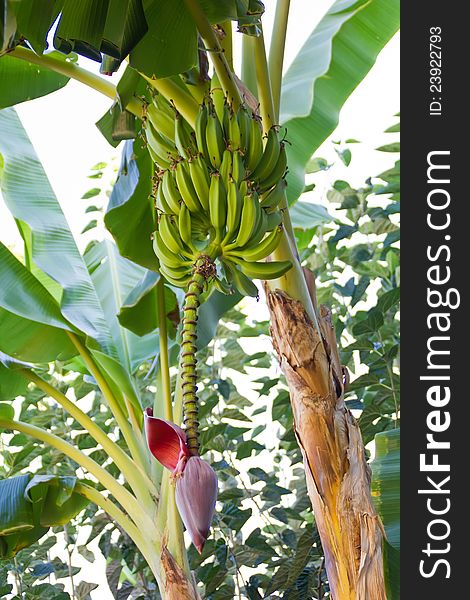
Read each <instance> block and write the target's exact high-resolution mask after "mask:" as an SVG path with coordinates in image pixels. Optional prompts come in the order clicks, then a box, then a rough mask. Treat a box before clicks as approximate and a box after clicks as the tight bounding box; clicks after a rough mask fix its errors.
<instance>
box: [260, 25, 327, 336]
mask: <svg viewBox="0 0 470 600" xmlns="http://www.w3.org/2000/svg"><path fill="white" fill-rule="evenodd" d="M253 44H254V48H255V62H256V78H257V83H258V97H259V100H260V111H261V117H262V120H263V129H264V131H265V132H266V131H268V130H269V129H270V127H272V126H273V125H274V122H273V118H274V114H275V111H274V103H273V97H272V91H271V81H270V78H269V69H268V62H267V59H266V50H265V46H264V37H263V35H262V34H261V35H260V36H259V37H257V38H254V40H253ZM280 209H281V210H282V213H283V224H284V234H283V236H282V238H281V240H280V242H279V245H278V247H277V248H276V250H275V251H274V252H273V254H272V258H273V260H290V262H291V263H292V268H291V269H290V270H289V271H287V273H286V274H285V275H283V276H282V277H281V278H280V279H276V280H272V281H270V282H269V283H268V285H269V288H270V289H276V288H279V289H281V290H283V291H285V292H286V293H288V294H289V296H291V297H292V298H295V299H296V300H300V302H302V304H303V306H304V308H305V310H306V311H307V313H308V315H309V317H310V318H311V319H312V322H313V324H314V325H315V327H316V329H317V330H318V331H320V327H319V325H318V320H317V316H316V314H315V309H314V307H313V302H312V299H311V298H310V293H309V291H308V287H307V283H306V281H305V277H304V274H303V271H302V267H301V264H300V260H299V255H298V252H297V246H296V243H295V236H294V230H293V227H292V222H291V219H290V214H289V208H288V205H287V197H286V195H285V194H284V198H283V200H282V201H281V204H280Z"/></svg>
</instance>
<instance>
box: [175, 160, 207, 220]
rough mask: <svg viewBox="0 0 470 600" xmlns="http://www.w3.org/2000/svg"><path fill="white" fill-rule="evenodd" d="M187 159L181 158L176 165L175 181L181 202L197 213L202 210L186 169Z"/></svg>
mask: <svg viewBox="0 0 470 600" xmlns="http://www.w3.org/2000/svg"><path fill="white" fill-rule="evenodd" d="M187 165H188V163H187V161H185V160H183V161H181V162H179V163H178V164H177V165H176V170H175V175H176V183H177V185H178V189H179V191H180V194H181V197H182V198H183V202H184V203H185V204H186V206H187V207H188V208H189V210H190V211H191V212H193V213H197V212H199V211H200V210H202V206H201V203H200V202H199V198H198V195H197V193H196V190H195V189H194V186H193V182H192V181H191V176H190V174H189V171H188V169H187Z"/></svg>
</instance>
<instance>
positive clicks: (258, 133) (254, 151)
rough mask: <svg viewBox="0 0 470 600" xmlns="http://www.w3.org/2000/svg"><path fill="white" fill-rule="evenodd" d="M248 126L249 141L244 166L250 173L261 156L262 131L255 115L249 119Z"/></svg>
mask: <svg viewBox="0 0 470 600" xmlns="http://www.w3.org/2000/svg"><path fill="white" fill-rule="evenodd" d="M249 128H250V129H249V136H250V137H249V140H250V143H249V144H248V149H247V154H246V168H247V169H248V171H250V172H251V173H252V172H253V171H254V170H255V168H256V167H257V166H258V164H259V162H260V160H261V159H262V157H263V132H262V130H261V125H260V123H259V122H258V120H257V119H256V118H255V117H253V118H251V119H250V121H249Z"/></svg>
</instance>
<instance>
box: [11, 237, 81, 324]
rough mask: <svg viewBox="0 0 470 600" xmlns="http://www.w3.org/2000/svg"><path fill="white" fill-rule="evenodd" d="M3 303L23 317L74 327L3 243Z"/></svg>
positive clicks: (53, 300)
mask: <svg viewBox="0 0 470 600" xmlns="http://www.w3.org/2000/svg"><path fill="white" fill-rule="evenodd" d="M0 281H1V282H2V285H1V286H0V306H1V307H2V308H5V309H6V310H9V311H10V312H12V313H15V314H17V315H18V316H20V317H25V318H26V319H31V320H32V321H36V322H38V323H43V324H45V325H52V326H53V327H60V328H61V329H66V330H67V331H72V330H73V328H72V327H71V326H70V324H69V323H68V322H67V321H66V319H64V317H63V316H62V313H61V312H60V307H59V305H58V304H57V302H56V301H55V299H54V298H53V297H52V296H51V295H50V294H49V292H48V291H47V290H46V288H45V287H44V286H42V285H41V284H40V283H39V281H38V280H37V279H36V278H35V277H34V275H33V274H32V273H31V272H30V271H28V269H27V268H26V267H25V266H24V265H23V264H22V263H21V262H20V261H19V260H18V259H17V258H15V256H14V255H13V254H12V253H11V252H10V251H9V250H8V249H7V248H6V247H5V246H4V245H3V244H2V242H0Z"/></svg>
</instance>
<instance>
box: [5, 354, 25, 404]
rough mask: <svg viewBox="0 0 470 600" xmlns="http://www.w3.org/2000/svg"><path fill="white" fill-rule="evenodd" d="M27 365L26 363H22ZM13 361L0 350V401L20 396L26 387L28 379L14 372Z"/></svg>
mask: <svg viewBox="0 0 470 600" xmlns="http://www.w3.org/2000/svg"><path fill="white" fill-rule="evenodd" d="M23 365H24V366H27V367H29V366H30V365H29V364H28V363H23ZM15 366H16V364H15V361H13V360H12V358H11V357H10V356H7V355H6V354H3V352H0V402H2V401H5V400H14V399H15V398H16V397H17V396H22V395H23V394H24V393H25V392H26V389H27V387H28V380H27V379H26V378H25V377H23V376H22V375H20V374H19V373H15Z"/></svg>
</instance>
